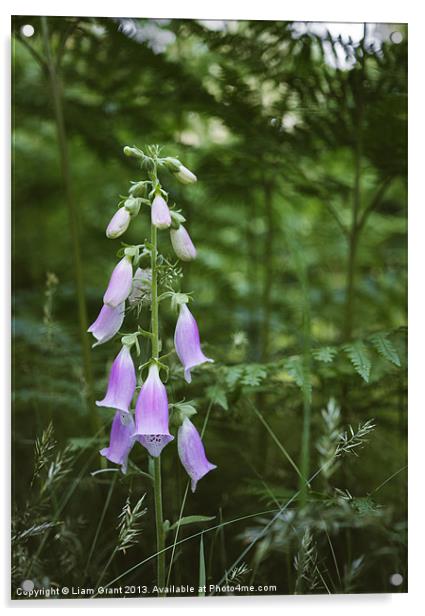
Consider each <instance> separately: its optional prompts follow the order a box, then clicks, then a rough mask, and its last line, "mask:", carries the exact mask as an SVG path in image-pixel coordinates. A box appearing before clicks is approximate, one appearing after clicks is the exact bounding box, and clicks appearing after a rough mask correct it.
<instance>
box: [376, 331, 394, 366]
mask: <svg viewBox="0 0 425 616" xmlns="http://www.w3.org/2000/svg"><path fill="white" fill-rule="evenodd" d="M369 340H370V341H371V343H372V344H373V346H374V347H375V349H376V350H377V351H378V353H379V354H380V355H382V357H384V358H385V359H386V360H388V361H389V362H391V363H392V364H394V365H395V366H397V367H398V368H400V366H401V361H400V357H399V355H398V353H397V349H396V348H395V346H394V345H393V343H392V342H391V340H390V339H389V338H388V334H387V333H385V332H383V333H378V334H373V335H372V336H370V337H369Z"/></svg>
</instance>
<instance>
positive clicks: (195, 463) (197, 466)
mask: <svg viewBox="0 0 425 616" xmlns="http://www.w3.org/2000/svg"><path fill="white" fill-rule="evenodd" d="M177 449H178V452H179V458H180V461H181V463H182V464H183V466H184V468H185V470H186V473H187V474H188V475H189V477H190V478H191V480H192V482H191V483H192V485H191V488H192V492H194V491H195V490H196V484H197V483H198V481H199V480H200V479H202V477H204V476H205V475H206V474H207V473H209V472H210V471H212V470H213V469H215V468H217V466H216V465H215V464H211V462H208V460H207V457H206V455H205V448H204V445H203V443H202V440H201V437H200V436H199V433H198V431H197V429H196V428H195V426H194V425H193V423H192V422H191V421H190V419H189V418H188V417H186V418H185V419H184V421H183V423H182V425H181V426H180V428H179V431H178V433H177Z"/></svg>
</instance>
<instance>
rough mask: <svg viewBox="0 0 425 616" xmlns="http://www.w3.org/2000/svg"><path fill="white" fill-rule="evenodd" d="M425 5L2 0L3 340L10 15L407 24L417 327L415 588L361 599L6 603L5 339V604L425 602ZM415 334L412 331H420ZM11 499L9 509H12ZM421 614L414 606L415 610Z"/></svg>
mask: <svg viewBox="0 0 425 616" xmlns="http://www.w3.org/2000/svg"><path fill="white" fill-rule="evenodd" d="M419 4H420V3H419V2H417V1H414V0H404V1H403V2H400V1H399V2H394V1H393V2H389V1H387V2H383V1H381V2H377V1H376V0H375V2H371V0H353V2H352V3H348V2H341V0H333V1H331V0H321V1H320V2H318V1H317V0H303V2H302V3H292V2H291V3H289V2H288V3H284V2H282V1H281V2H276V1H272V0H262V1H261V2H260V3H257V2H256V3H251V4H247V3H246V2H234V3H230V2H229V1H228V0H214V2H212V3H208V4H205V3H204V4H201V3H200V2H199V0H197V1H196V2H195V0H191V1H183V0H180V1H179V2H176V0H172V1H171V0H168V1H166V0H155V2H153V3H152V4H148V3H144V2H141V1H140V0H139V1H137V2H136V1H132V2H130V1H126V0H121V1H120V2H119V3H113V4H112V3H111V4H110V5H108V6H107V5H106V3H105V2H100V1H97V2H93V1H90V0H74V1H73V2H62V3H60V4H59V3H58V2H57V0H56V2H53V1H51V0H50V1H42V0H38V1H37V2H34V1H15V2H10V1H7V0H6V1H4V2H3V3H2V10H1V19H0V27H1V35H2V36H1V42H2V47H1V49H2V51H3V53H2V59H3V62H2V70H3V72H2V77H1V81H0V83H1V84H2V86H3V87H2V89H1V91H2V94H1V96H0V105H1V110H2V115H1V117H2V129H3V130H2V135H3V136H4V137H3V147H2V148H1V150H0V153H1V154H0V155H1V164H0V169H1V172H2V177H1V188H2V193H3V199H2V201H3V203H2V206H3V207H2V208H1V210H0V211H1V221H0V229H1V230H2V231H3V243H2V251H1V256H2V265H3V268H2V278H1V285H2V286H1V299H2V301H1V302H0V306H1V312H2V317H3V318H2V323H3V324H4V327H5V329H4V332H3V333H4V335H3V340H6V341H7V340H8V337H9V331H8V329H9V314H10V303H9V301H8V297H9V294H10V278H9V271H10V268H9V265H10V259H9V256H8V250H9V248H10V239H9V232H8V229H9V224H10V217H9V214H8V211H9V210H8V208H9V203H10V191H9V181H10V173H9V163H10V156H9V151H10V150H9V137H10V111H9V110H10V100H9V94H8V93H9V92H10V86H9V79H10V69H9V66H10V56H9V40H10V15H11V14H18V15H19V14H20V15H31V14H33V15H41V14H45V15H82V16H87V15H94V16H129V17H135V16H144V17H180V18H202V19H271V20H276V19H281V20H293V19H298V20H310V21H368V22H389V23H399V22H402V23H406V22H408V24H409V279H410V284H409V306H410V308H409V328H410V349H409V360H410V378H409V402H410V404H409V406H410V428H409V435H410V443H409V450H410V455H409V462H410V471H409V478H410V495H409V505H410V515H409V536H410V542H409V548H410V549H409V594H408V595H402V594H394V595H356V596H336V595H334V596H332V597H268V598H263V597H261V598H259V597H250V598H217V599H208V598H206V599H201V600H198V599H169V600H167V599H166V600H149V599H143V600H142V601H137V600H136V601H133V600H125V602H124V601H121V600H117V599H114V600H113V601H108V600H105V601H103V600H102V601H99V602H96V603H95V602H91V601H86V600H81V601H78V602H73V603H72V604H71V602H64V601H62V602H61V603H60V604H58V603H57V602H56V601H52V600H49V601H45V602H43V603H40V602H31V603H30V602H25V603H23V602H22V603H19V602H14V603H13V604H12V603H10V601H8V596H9V570H8V568H9V555H8V547H7V546H8V545H9V536H8V534H9V529H8V524H9V510H8V509H9V503H10V497H9V495H8V492H7V490H8V488H9V487H10V481H9V469H10V447H9V424H8V419H7V418H8V414H9V396H8V392H9V390H10V381H9V378H10V369H9V365H10V355H9V348H8V344H4V343H3V345H2V350H3V353H2V356H1V361H2V363H1V366H0V391H1V392H2V393H3V396H4V404H3V407H2V409H1V411H2V414H3V419H4V422H5V423H3V426H2V438H3V439H4V441H3V447H2V452H1V456H2V458H1V460H2V464H1V468H2V472H3V482H2V494H3V497H5V495H6V498H3V499H2V501H3V502H2V506H1V507H0V510H1V522H2V524H1V532H2V537H1V542H0V545H1V551H2V557H3V558H2V559H1V566H2V569H1V576H0V583H1V600H2V603H3V604H4V605H5V606H6V607H7V608H8V609H16V610H18V612H20V611H21V610H26V609H27V608H30V609H32V610H33V611H35V612H41V611H44V610H45V609H57V607H58V606H60V607H63V608H65V609H68V608H70V609H73V610H78V613H79V614H83V613H84V612H85V611H86V610H90V611H92V610H99V609H102V610H105V609H107V610H109V609H114V610H117V609H118V610H121V609H122V607H123V606H125V607H126V608H128V609H138V610H140V609H142V610H143V609H144V610H148V609H149V610H151V609H152V610H154V611H155V613H157V612H159V613H162V612H163V611H164V610H167V611H170V610H172V611H173V613H175V612H181V611H182V610H184V611H185V612H186V611H188V610H190V611H192V610H199V609H202V611H203V612H205V613H207V612H212V611H214V612H215V611H217V610H223V609H224V610H227V609H229V610H231V609H243V610H244V611H246V612H247V613H249V612H252V613H254V612H255V613H256V612H257V611H258V609H259V608H260V609H261V608H263V609H269V610H270V611H275V610H278V611H279V612H282V613H283V611H284V610H288V609H290V610H291V613H296V614H304V613H305V614H307V613H308V614H312V613H314V614H315V616H317V615H320V614H322V613H323V614H325V613H326V614H333V613H340V612H341V611H342V610H343V611H344V613H346V614H352V613H354V612H355V613H356V614H357V613H358V612H359V611H362V612H363V613H365V614H372V613H373V614H374V615H375V614H376V613H384V612H385V615H386V616H391V615H392V614H397V616H399V614H400V610H406V609H407V610H409V609H412V610H413V609H414V605H415V602H416V601H417V602H418V603H419V602H420V603H421V604H422V603H423V600H422V597H421V595H420V592H421V590H422V586H423V553H424V549H423V541H424V540H423V537H424V530H423V526H424V522H423V518H424V509H423V505H422V504H421V502H420V501H421V500H422V501H423V494H424V486H423V471H422V468H423V465H424V463H423V460H422V455H421V453H422V452H421V448H422V449H423V438H424V437H423V435H424V434H425V430H424V420H423V417H424V408H423V407H424V403H423V396H424V394H423V393H422V387H421V384H422V382H423V380H424V370H425V366H424V361H423V359H422V357H423V353H424V351H423V349H424V348H425V343H424V334H423V332H424V324H423V321H424V315H425V310H424V305H423V299H422V295H423V293H422V290H423V288H424V283H423V277H424V274H423V270H424V265H425V259H424V253H423V251H422V250H421V248H422V246H423V245H424V243H425V242H424V238H423V234H424V232H425V224H424V212H425V203H424V197H423V194H424V192H425V190H424V187H423V181H422V177H423V176H424V171H423V166H424V163H423V161H424V154H423V149H424V143H425V135H424V130H423V125H424V121H423V101H424V78H423V75H424V69H423V56H424V51H423V40H424V38H425V37H424V34H425V19H424V14H423V9H421V8H420V7H419ZM421 300H422V301H421ZM412 332H413V334H412ZM4 502H6V503H7V509H6V507H5V505H4ZM414 613H415V612H414Z"/></svg>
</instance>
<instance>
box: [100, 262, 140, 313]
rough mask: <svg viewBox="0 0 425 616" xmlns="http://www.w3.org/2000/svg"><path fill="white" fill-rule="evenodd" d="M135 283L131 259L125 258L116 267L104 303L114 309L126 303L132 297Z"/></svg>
mask: <svg viewBox="0 0 425 616" xmlns="http://www.w3.org/2000/svg"><path fill="white" fill-rule="evenodd" d="M132 282H133V266H132V265H131V258H130V257H127V256H125V257H123V258H122V259H121V261H119V263H118V264H117V265H116V266H115V268H114V271H113V272H112V275H111V278H110V280H109V284H108V288H107V289H106V291H105V295H104V296H103V302H104V303H105V304H107V305H108V306H111V307H112V308H115V307H116V306H118V304H121V303H122V302H125V300H126V299H127V297H128V296H129V295H130V291H131V284H132Z"/></svg>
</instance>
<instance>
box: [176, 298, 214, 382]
mask: <svg viewBox="0 0 425 616" xmlns="http://www.w3.org/2000/svg"><path fill="white" fill-rule="evenodd" d="M174 346H175V347H176V353H177V355H178V358H179V359H180V361H181V363H182V365H183V368H184V378H185V379H186V381H187V382H188V383H190V382H191V380H192V376H191V374H190V371H191V369H192V368H194V367H195V366H199V365H200V364H203V363H205V362H213V361H214V360H213V359H210V358H209V357H206V356H205V355H204V353H203V352H202V349H201V342H200V339H199V329H198V325H197V323H196V321H195V317H194V316H193V315H192V313H191V312H190V310H189V308H188V307H187V305H186V304H180V314H179V318H178V319H177V324H176V330H175V332H174Z"/></svg>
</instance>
